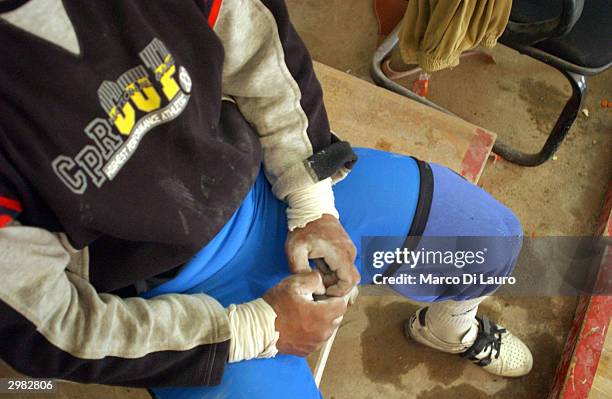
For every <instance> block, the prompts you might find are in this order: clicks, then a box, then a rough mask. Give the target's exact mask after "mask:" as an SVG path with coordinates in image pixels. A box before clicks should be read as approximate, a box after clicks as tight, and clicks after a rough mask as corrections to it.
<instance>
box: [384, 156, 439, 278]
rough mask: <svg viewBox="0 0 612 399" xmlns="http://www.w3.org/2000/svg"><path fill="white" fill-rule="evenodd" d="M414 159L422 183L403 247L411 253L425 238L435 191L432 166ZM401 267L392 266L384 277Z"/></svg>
mask: <svg viewBox="0 0 612 399" xmlns="http://www.w3.org/2000/svg"><path fill="white" fill-rule="evenodd" d="M412 159H414V160H415V161H416V163H417V166H418V168H419V177H420V179H421V181H420V188H419V199H418V201H417V205H416V210H415V212H414V218H413V219H412V225H411V226H410V230H409V231H408V236H407V237H406V241H404V245H403V247H404V248H406V249H407V250H409V251H412V250H414V249H415V248H416V247H417V246H418V245H419V242H421V237H422V236H423V232H424V231H425V226H427V220H428V219H429V211H430V210H431V201H432V199H433V190H434V179H433V173H432V171H431V166H429V164H428V163H427V162H423V161H421V160H419V159H416V158H415V157H412ZM400 266H401V265H400V264H399V263H393V264H391V265H390V266H389V267H388V268H387V270H386V271H385V273H384V276H386V277H390V276H393V275H395V273H396V272H397V270H398V269H399V268H400Z"/></svg>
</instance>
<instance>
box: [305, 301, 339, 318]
mask: <svg viewBox="0 0 612 399" xmlns="http://www.w3.org/2000/svg"><path fill="white" fill-rule="evenodd" d="M313 305H314V306H317V307H318V311H319V312H321V314H322V317H324V318H325V319H326V320H336V319H337V318H339V317H341V316H343V315H344V313H346V306H347V305H346V301H345V300H344V298H327V299H324V300H322V301H317V302H314V303H313Z"/></svg>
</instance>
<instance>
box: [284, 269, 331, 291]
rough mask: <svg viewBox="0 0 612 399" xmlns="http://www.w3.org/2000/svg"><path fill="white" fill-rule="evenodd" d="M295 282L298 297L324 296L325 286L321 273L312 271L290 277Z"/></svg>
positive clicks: (294, 286)
mask: <svg viewBox="0 0 612 399" xmlns="http://www.w3.org/2000/svg"><path fill="white" fill-rule="evenodd" d="M290 278H291V279H292V280H293V284H292V286H293V288H294V290H295V293H296V294H298V295H310V296H311V295H312V294H317V295H324V294H325V285H324V284H323V278H322V277H321V273H319V272H316V271H310V272H308V273H301V274H298V275H295V276H293V277H290Z"/></svg>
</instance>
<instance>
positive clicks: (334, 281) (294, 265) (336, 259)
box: [285, 215, 360, 297]
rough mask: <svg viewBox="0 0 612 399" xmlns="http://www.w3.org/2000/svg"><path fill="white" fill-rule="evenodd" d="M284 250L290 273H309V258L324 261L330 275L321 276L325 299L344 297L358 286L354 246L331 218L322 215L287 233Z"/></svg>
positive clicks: (338, 224)
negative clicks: (325, 288) (324, 288)
mask: <svg viewBox="0 0 612 399" xmlns="http://www.w3.org/2000/svg"><path fill="white" fill-rule="evenodd" d="M285 251H286V253H287V261H288V262H289V269H290V270H291V272H292V273H305V272H309V271H311V270H312V269H311V267H310V265H309V263H308V260H309V259H317V258H321V259H323V260H324V261H325V263H326V264H327V266H329V268H330V269H331V271H332V272H333V274H329V275H324V277H323V278H324V280H323V282H324V284H325V286H326V287H327V290H326V292H325V294H326V295H328V296H337V297H342V296H345V295H346V294H348V293H349V292H350V291H351V290H352V289H353V287H355V286H356V285H357V284H358V283H359V280H360V276H359V271H358V270H357V268H356V267H355V256H356V254H357V251H356V249H355V245H354V244H353V241H351V239H350V237H349V236H348V234H347V233H346V231H345V230H344V228H343V227H342V225H341V224H340V222H339V221H338V219H336V218H335V217H333V216H331V215H323V217H321V218H320V219H317V220H314V221H312V222H310V223H308V224H307V225H306V226H304V227H303V228H296V229H295V230H293V231H290V232H289V234H288V235H287V241H286V243H285Z"/></svg>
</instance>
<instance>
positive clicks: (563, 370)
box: [549, 186, 612, 399]
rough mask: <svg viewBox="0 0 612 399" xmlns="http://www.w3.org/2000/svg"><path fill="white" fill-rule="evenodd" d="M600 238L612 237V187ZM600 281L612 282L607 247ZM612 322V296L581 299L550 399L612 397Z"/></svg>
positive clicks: (611, 248) (611, 247) (610, 253)
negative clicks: (609, 332) (611, 360)
mask: <svg viewBox="0 0 612 399" xmlns="http://www.w3.org/2000/svg"><path fill="white" fill-rule="evenodd" d="M596 235H601V236H604V237H612V186H611V187H610V188H609V189H608V193H607V195H606V200H605V201H604V206H603V211H602V214H601V218H600V221H599V226H598V228H597V231H596ZM597 278H598V282H599V283H600V284H609V281H610V280H611V279H612V245H608V246H607V249H606V252H605V255H604V256H603V259H602V263H601V265H600V269H599V275H598V277H597ZM611 318H612V296H606V295H600V296H586V295H585V296H581V297H580V298H579V299H578V305H577V309H576V313H575V316H574V321H573V323H572V326H571V328H570V331H569V334H568V338H567V340H566V342H565V347H564V349H563V355H562V357H561V361H560V362H559V365H558V366H557V371H556V373H555V379H554V380H553V386H552V389H551V392H550V395H549V399H586V398H590V397H592V398H610V397H612V382H611V381H610V378H611V377H612V370H611V368H610V367H612V365H611V364H610V363H611V362H610V351H611V350H612V348H610V346H612V345H611V344H610V343H609V342H610V339H606V336H607V335H609V334H608V329H609V326H610V319H611ZM604 344H605V346H604ZM605 347H607V352H606V349H604V348H605ZM600 360H601V361H600ZM601 395H603V396H601Z"/></svg>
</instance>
